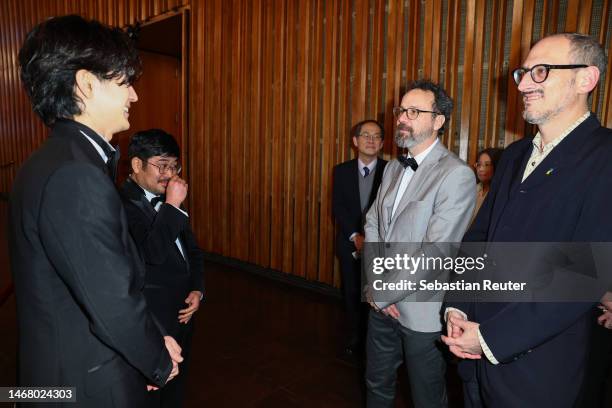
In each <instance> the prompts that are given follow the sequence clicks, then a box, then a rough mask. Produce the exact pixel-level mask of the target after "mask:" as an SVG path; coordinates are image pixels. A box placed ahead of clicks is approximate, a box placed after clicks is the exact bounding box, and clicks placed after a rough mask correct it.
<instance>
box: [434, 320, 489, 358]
mask: <svg viewBox="0 0 612 408" xmlns="http://www.w3.org/2000/svg"><path fill="white" fill-rule="evenodd" d="M448 320H449V321H450V324H451V335H452V333H457V330H460V331H461V334H460V335H459V336H458V337H448V336H444V335H442V341H443V342H444V343H445V344H446V345H447V346H448V349H449V350H450V351H451V352H452V353H453V354H454V355H456V356H457V357H459V358H467V359H473V360H475V359H480V358H481V357H482V348H481V347H480V340H479V339H478V327H479V326H480V325H479V324H478V323H474V322H470V321H467V320H463V319H462V318H457V317H455V316H452V317H450V316H449V318H448Z"/></svg>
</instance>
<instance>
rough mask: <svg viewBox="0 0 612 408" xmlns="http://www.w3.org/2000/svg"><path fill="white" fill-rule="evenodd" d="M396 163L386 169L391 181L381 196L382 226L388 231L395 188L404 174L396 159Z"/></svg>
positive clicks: (395, 193)
mask: <svg viewBox="0 0 612 408" xmlns="http://www.w3.org/2000/svg"><path fill="white" fill-rule="evenodd" d="M395 163H396V165H395V166H394V168H393V169H389V170H387V171H388V172H389V177H390V180H391V182H390V183H389V188H387V192H386V193H385V196H384V197H383V201H382V206H383V213H384V214H383V227H384V228H385V233H386V231H389V229H390V226H391V222H392V218H391V214H392V213H393V204H394V203H395V196H396V195H397V190H398V189H399V185H400V182H401V180H402V176H403V174H404V167H402V165H401V164H399V162H397V160H396V161H395Z"/></svg>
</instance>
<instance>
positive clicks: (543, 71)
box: [512, 64, 588, 85]
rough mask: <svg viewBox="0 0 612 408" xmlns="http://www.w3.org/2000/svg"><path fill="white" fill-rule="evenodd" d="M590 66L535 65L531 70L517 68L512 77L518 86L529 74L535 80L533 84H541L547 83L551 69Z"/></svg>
mask: <svg viewBox="0 0 612 408" xmlns="http://www.w3.org/2000/svg"><path fill="white" fill-rule="evenodd" d="M587 67H588V65H584V64H570V65H550V64H538V65H534V66H533V67H531V68H523V67H521V68H517V69H515V70H514V71H512V77H513V78H514V82H516V84H517V85H518V84H520V83H521V80H522V79H523V77H524V76H525V74H526V73H527V72H529V75H531V79H532V80H533V82H535V83H536V84H541V83H542V82H544V81H546V78H548V73H549V72H550V70H551V69H575V68H587Z"/></svg>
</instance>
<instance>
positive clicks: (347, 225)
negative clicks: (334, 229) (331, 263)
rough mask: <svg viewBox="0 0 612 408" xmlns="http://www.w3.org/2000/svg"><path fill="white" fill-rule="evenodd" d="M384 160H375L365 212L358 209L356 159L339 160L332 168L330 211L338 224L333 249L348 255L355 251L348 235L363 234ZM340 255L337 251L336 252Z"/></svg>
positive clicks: (359, 201) (378, 184)
mask: <svg viewBox="0 0 612 408" xmlns="http://www.w3.org/2000/svg"><path fill="white" fill-rule="evenodd" d="M386 164H387V161H386V160H383V159H381V158H380V157H379V158H378V160H377V162H376V172H375V173H374V182H373V185H372V192H371V193H370V198H369V199H368V205H367V207H366V209H365V211H364V212H363V213H362V211H361V199H360V197H359V177H360V176H359V170H358V168H357V167H358V160H357V159H353V160H349V161H346V162H344V163H340V164H338V165H336V166H335V167H334V172H333V177H334V188H333V200H332V201H333V202H332V211H333V214H334V218H335V219H336V222H337V223H338V235H337V240H336V241H337V244H336V252H340V251H343V252H344V253H346V251H348V254H349V256H350V253H351V252H353V251H354V250H355V246H354V245H353V243H352V242H351V241H349V237H350V236H351V234H352V233H353V232H359V233H361V234H363V225H364V221H365V213H366V212H367V211H368V209H369V208H370V206H371V205H372V203H373V202H374V199H375V198H376V193H377V192H378V188H379V187H380V182H381V180H382V176H383V172H384V170H385V165H386ZM339 255H340V254H339Z"/></svg>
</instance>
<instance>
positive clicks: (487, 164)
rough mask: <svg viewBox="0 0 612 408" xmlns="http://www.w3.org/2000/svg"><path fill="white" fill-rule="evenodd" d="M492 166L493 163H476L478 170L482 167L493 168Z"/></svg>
mask: <svg viewBox="0 0 612 408" xmlns="http://www.w3.org/2000/svg"><path fill="white" fill-rule="evenodd" d="M492 166H493V163H491V162H485V163H478V162H476V163H474V167H476V168H477V169H478V168H480V167H492Z"/></svg>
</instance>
